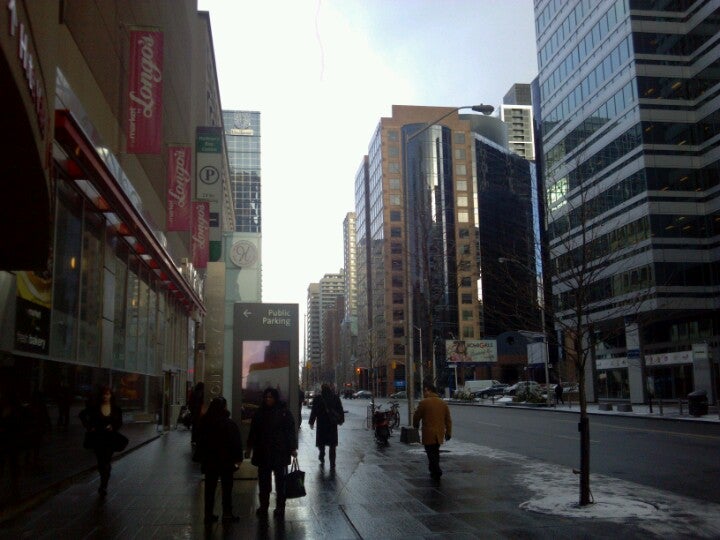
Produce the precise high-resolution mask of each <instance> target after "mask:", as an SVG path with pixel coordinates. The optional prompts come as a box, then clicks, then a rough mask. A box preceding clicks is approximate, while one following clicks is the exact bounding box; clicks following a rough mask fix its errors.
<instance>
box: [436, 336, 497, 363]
mask: <svg viewBox="0 0 720 540" xmlns="http://www.w3.org/2000/svg"><path fill="white" fill-rule="evenodd" d="M445 351H446V354H447V361H448V362H450V363H453V364H454V363H456V362H467V363H473V364H480V363H488V362H497V341H495V340H494V339H471V340H464V341H463V340H450V339H448V340H445Z"/></svg>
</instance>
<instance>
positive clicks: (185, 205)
mask: <svg viewBox="0 0 720 540" xmlns="http://www.w3.org/2000/svg"><path fill="white" fill-rule="evenodd" d="M191 152H192V148H191V147H190V146H169V147H168V161H167V230H168V231H189V230H190V222H191V220H192V216H191V208H190V204H191V200H190V199H191V195H192V190H191V189H190V178H191V172H192V171H191V159H192V153H191Z"/></svg>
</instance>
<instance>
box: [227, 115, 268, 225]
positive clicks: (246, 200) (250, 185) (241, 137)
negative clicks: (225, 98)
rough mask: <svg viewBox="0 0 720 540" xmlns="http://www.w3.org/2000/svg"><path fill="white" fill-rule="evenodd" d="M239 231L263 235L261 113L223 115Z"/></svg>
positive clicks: (236, 222)
mask: <svg viewBox="0 0 720 540" xmlns="http://www.w3.org/2000/svg"><path fill="white" fill-rule="evenodd" d="M223 123H224V125H225V142H226V146H227V152H228V161H229V165H230V185H231V186H232V193H233V200H234V203H235V231H236V232H246V233H261V232H262V205H261V178H262V175H261V169H260V113H259V112H255V111H223Z"/></svg>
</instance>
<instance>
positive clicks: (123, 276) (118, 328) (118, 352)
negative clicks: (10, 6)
mask: <svg viewBox="0 0 720 540" xmlns="http://www.w3.org/2000/svg"><path fill="white" fill-rule="evenodd" d="M126 261H127V254H126V253H125V252H123V251H121V252H120V253H118V254H117V255H116V257H115V321H114V323H113V359H112V366H113V367H114V368H116V369H123V368H125V334H126V330H127V313H126V300H127V292H126V291H127V275H128V267H127V262H126Z"/></svg>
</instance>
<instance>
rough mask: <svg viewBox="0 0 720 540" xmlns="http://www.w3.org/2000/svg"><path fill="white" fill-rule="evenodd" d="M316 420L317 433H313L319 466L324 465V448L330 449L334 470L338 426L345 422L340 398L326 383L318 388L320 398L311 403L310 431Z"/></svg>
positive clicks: (331, 466) (331, 463)
mask: <svg viewBox="0 0 720 540" xmlns="http://www.w3.org/2000/svg"><path fill="white" fill-rule="evenodd" d="M316 420H317V425H318V428H317V432H316V433H315V446H317V447H318V448H319V449H320V454H319V456H318V459H319V460H320V466H324V465H325V447H326V446H329V447H330V468H331V469H334V468H335V457H336V448H337V445H338V431H337V429H338V426H340V425H342V424H343V423H344V422H345V411H343V408H342V403H341V402H340V398H339V397H338V396H337V394H335V392H333V390H332V388H331V387H330V385H329V384H328V383H323V384H322V386H321V387H320V396H319V398H316V399H315V400H314V401H313V406H312V411H311V412H310V420H309V421H308V424H310V429H314V427H315V421H316Z"/></svg>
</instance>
